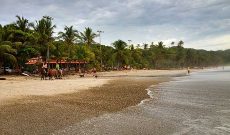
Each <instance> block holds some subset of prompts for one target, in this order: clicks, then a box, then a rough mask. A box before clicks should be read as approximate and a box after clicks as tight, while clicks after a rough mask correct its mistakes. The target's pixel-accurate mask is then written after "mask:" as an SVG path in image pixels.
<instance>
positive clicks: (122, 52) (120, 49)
mask: <svg viewBox="0 0 230 135" xmlns="http://www.w3.org/2000/svg"><path fill="white" fill-rule="evenodd" d="M112 45H113V47H114V48H115V49H114V51H115V53H114V56H115V59H116V60H117V65H118V67H120V66H122V64H123V63H125V62H126V56H127V52H126V47H127V43H126V42H124V41H122V40H117V41H115V42H114V43H113V44H112Z"/></svg>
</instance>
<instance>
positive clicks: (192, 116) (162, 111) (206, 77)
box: [54, 68, 230, 135]
mask: <svg viewBox="0 0 230 135" xmlns="http://www.w3.org/2000/svg"><path fill="white" fill-rule="evenodd" d="M148 94H149V95H150V99H146V100H143V101H142V102H141V103H140V104H138V105H137V106H132V107H129V108H127V109H124V110H123V111H120V112H117V113H112V114H105V115H102V116H99V117H95V118H92V119H87V120H85V121H83V122H80V123H76V124H74V125H72V126H70V127H66V128H64V129H60V130H59V131H57V132H55V133H54V134H86V135H94V134H98V135H99V134H111V135H116V134H118V135H138V134H142V135H144V134H153V135H154V134H156V135H158V134H159V135H181V134H186V135H210V134H212V135H229V134H230V68H225V69H224V70H223V69H222V68H219V69H210V70H205V71H202V72H196V73H192V74H190V75H188V76H184V77H177V78H175V79H174V80H173V81H170V82H166V83H162V84H160V85H156V86H151V87H150V88H149V89H148Z"/></svg>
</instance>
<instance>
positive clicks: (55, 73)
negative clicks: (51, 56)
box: [41, 61, 63, 79]
mask: <svg viewBox="0 0 230 135" xmlns="http://www.w3.org/2000/svg"><path fill="white" fill-rule="evenodd" d="M41 73H42V74H43V75H42V76H43V77H46V76H49V77H51V78H52V76H55V77H56V78H58V79H61V78H62V74H63V71H62V69H60V65H59V63H58V61H57V62H56V66H55V69H51V70H48V64H47V62H46V61H45V62H44V63H43V65H42V72H41Z"/></svg>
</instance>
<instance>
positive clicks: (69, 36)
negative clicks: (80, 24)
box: [58, 26, 78, 58]
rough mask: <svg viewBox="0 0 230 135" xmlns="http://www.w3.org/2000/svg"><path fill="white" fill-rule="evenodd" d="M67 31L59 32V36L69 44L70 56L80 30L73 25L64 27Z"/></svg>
mask: <svg viewBox="0 0 230 135" xmlns="http://www.w3.org/2000/svg"><path fill="white" fill-rule="evenodd" d="M64 30H65V32H59V33H58V35H59V38H60V39H63V40H64V41H65V42H66V44H67V45H68V58H70V49H71V46H72V45H73V44H74V42H75V41H76V40H77V37H78V31H77V30H75V29H73V26H70V27H67V26H65V28H64Z"/></svg>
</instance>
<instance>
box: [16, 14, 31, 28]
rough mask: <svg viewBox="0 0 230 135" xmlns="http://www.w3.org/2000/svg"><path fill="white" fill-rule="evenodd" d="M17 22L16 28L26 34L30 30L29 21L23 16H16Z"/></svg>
mask: <svg viewBox="0 0 230 135" xmlns="http://www.w3.org/2000/svg"><path fill="white" fill-rule="evenodd" d="M16 17H17V19H18V20H17V21H16V22H15V23H14V25H15V27H16V28H17V29H19V30H21V31H23V32H26V31H28V30H29V21H28V20H27V19H25V18H24V17H23V16H22V17H20V16H18V15H16Z"/></svg>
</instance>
